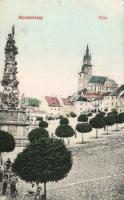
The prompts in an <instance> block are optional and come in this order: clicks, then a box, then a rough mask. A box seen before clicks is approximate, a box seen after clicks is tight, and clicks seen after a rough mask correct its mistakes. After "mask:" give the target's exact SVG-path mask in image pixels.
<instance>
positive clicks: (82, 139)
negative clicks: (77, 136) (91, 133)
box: [82, 133, 84, 144]
mask: <svg viewBox="0 0 124 200" xmlns="http://www.w3.org/2000/svg"><path fill="white" fill-rule="evenodd" d="M83 142H84V136H83V133H82V144H83Z"/></svg>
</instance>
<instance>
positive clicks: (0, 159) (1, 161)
mask: <svg viewBox="0 0 124 200" xmlns="http://www.w3.org/2000/svg"><path fill="white" fill-rule="evenodd" d="M2 164H3V160H2V153H1V152H0V165H2Z"/></svg>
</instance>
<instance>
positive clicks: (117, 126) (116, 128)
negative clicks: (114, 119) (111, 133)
mask: <svg viewBox="0 0 124 200" xmlns="http://www.w3.org/2000/svg"><path fill="white" fill-rule="evenodd" d="M116 131H118V123H116Z"/></svg>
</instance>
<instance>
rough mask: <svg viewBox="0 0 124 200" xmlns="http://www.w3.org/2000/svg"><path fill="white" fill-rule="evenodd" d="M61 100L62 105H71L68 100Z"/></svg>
mask: <svg viewBox="0 0 124 200" xmlns="http://www.w3.org/2000/svg"><path fill="white" fill-rule="evenodd" d="M61 100H62V103H63V104H64V105H73V103H72V102H70V99H69V98H61Z"/></svg>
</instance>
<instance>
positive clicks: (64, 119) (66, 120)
mask: <svg viewBox="0 0 124 200" xmlns="http://www.w3.org/2000/svg"><path fill="white" fill-rule="evenodd" d="M60 124H61V125H68V124H69V120H68V118H66V117H62V118H61V119H60Z"/></svg>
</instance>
